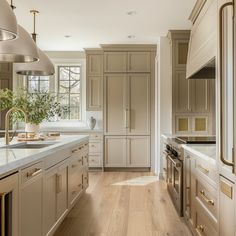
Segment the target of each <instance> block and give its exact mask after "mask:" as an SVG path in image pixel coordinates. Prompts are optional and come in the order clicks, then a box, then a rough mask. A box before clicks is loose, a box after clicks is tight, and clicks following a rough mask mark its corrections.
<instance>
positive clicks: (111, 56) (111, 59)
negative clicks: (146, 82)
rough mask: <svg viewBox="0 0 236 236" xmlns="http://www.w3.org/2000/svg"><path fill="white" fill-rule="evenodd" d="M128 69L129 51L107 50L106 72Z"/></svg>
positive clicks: (105, 57)
mask: <svg viewBox="0 0 236 236" xmlns="http://www.w3.org/2000/svg"><path fill="white" fill-rule="evenodd" d="M126 71H127V52H105V53H104V72H105V73H114V72H115V73H117V72H118V73H124V72H126Z"/></svg>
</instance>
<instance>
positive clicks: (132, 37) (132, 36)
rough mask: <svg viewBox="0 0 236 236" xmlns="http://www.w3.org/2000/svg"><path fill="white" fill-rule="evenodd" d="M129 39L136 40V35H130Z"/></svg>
mask: <svg viewBox="0 0 236 236" xmlns="http://www.w3.org/2000/svg"><path fill="white" fill-rule="evenodd" d="M127 37H128V38H129V39H134V38H135V35H132V34H131V35H128V36H127Z"/></svg>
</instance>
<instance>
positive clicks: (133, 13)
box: [127, 11, 137, 16]
mask: <svg viewBox="0 0 236 236" xmlns="http://www.w3.org/2000/svg"><path fill="white" fill-rule="evenodd" d="M136 14H137V12H136V11H128V12H127V15H129V16H134V15H136Z"/></svg>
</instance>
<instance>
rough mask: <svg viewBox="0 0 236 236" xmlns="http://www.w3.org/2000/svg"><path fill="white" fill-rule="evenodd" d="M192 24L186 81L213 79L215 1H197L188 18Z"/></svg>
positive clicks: (215, 40) (215, 48) (215, 27)
mask: <svg viewBox="0 0 236 236" xmlns="http://www.w3.org/2000/svg"><path fill="white" fill-rule="evenodd" d="M189 19H190V20H191V21H192V23H193V27H192V30H191V36H190V41H189V49H188V59H187V79H215V76H216V68H215V67H216V66H215V64H216V63H215V61H216V59H215V58H216V54H217V24H216V22H217V1H215V0H207V1H206V0H198V1H197V2H196V4H195V7H194V9H193V11H192V13H191V15H190V17H189Z"/></svg>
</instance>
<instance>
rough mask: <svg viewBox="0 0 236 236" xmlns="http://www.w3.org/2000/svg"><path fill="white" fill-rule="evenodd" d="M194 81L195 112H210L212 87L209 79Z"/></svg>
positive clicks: (193, 109) (193, 108)
mask: <svg viewBox="0 0 236 236" xmlns="http://www.w3.org/2000/svg"><path fill="white" fill-rule="evenodd" d="M193 83H194V87H193V89H194V91H192V92H193V94H194V104H193V105H191V107H192V106H193V107H192V111H194V112H209V101H210V100H209V99H210V89H209V86H210V84H209V80H205V79H196V80H194V81H193Z"/></svg>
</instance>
